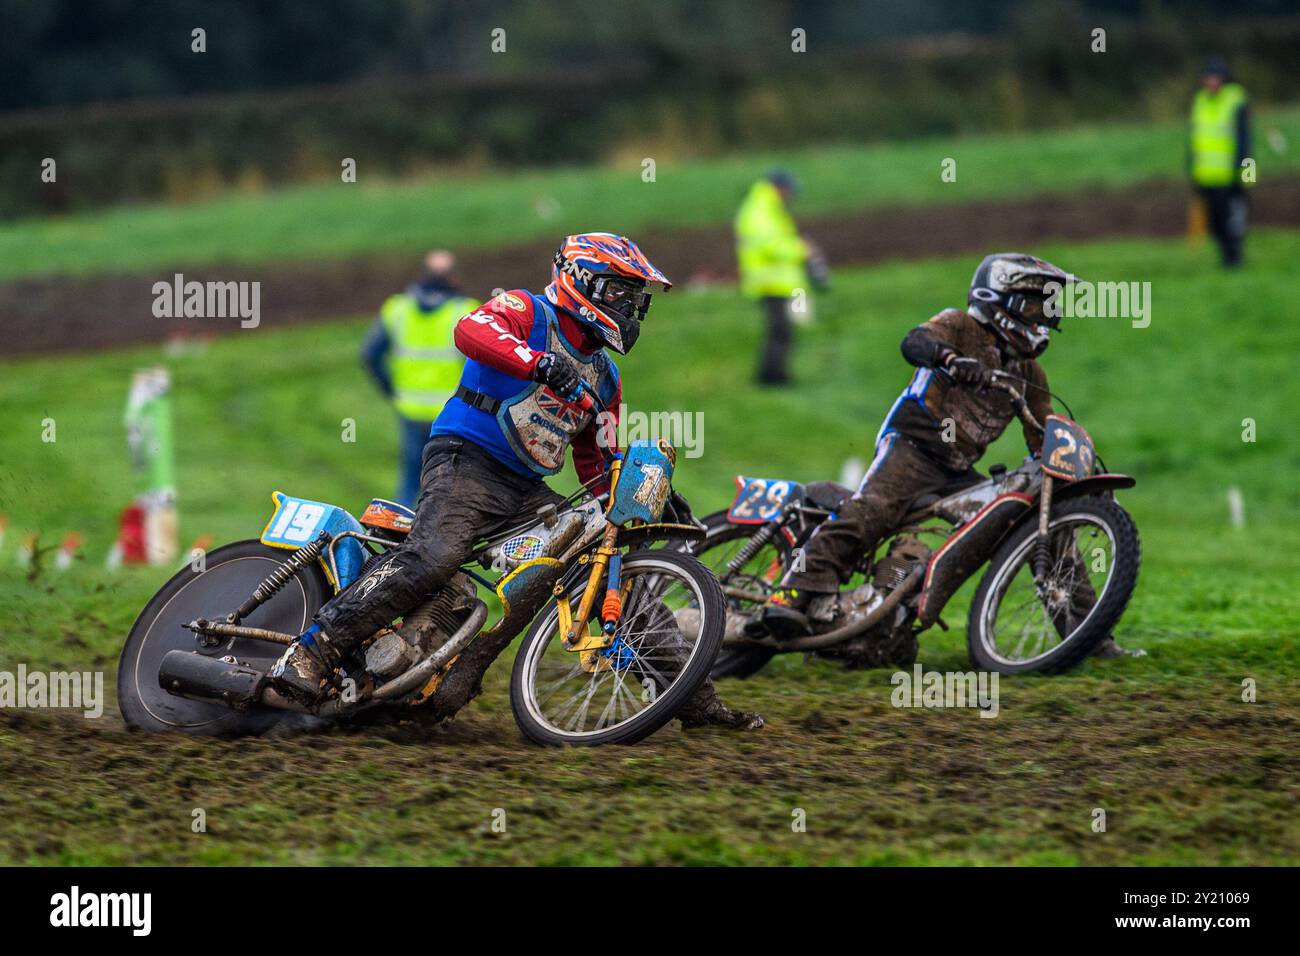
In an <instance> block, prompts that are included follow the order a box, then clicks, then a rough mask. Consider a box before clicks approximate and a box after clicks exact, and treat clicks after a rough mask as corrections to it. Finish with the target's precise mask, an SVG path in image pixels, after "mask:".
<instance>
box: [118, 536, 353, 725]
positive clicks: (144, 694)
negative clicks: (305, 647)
mask: <svg viewBox="0 0 1300 956" xmlns="http://www.w3.org/2000/svg"><path fill="white" fill-rule="evenodd" d="M288 554H289V552H287V551H283V550H277V549H275V548H269V547H267V546H266V545H264V544H262V543H261V542H258V541H240V542H238V543H237V544H230V545H226V546H225V547H223V548H218V549H217V550H216V551H213V552H211V553H209V554H208V555H207V557H206V570H203V571H195V570H194V569H193V568H192V567H186V568H185V569H184V570H182V571H180V572H178V573H177V574H176V575H175V576H174V577H173V578H172V579H171V580H170V581H168V582H167V583H166V584H164V585H163V586H162V588H161V589H160V590H159V591H158V593H157V594H155V595H154V597H153V599H152V600H151V601H150V602H149V603H148V604H147V605H146V606H145V609H144V610H143V611H141V612H140V616H139V617H138V618H136V621H135V625H134V626H133V627H132V628H131V633H130V635H129V636H128V637H127V639H126V644H125V646H124V647H123V648H122V656H121V659H120V660H119V662H118V666H117V700H118V707H119V708H120V709H121V711H122V717H123V718H124V719H125V720H126V722H127V724H128V725H129V726H131V727H134V728H137V729H141V730H153V731H164V730H170V731H179V732H182V733H188V734H235V733H261V732H263V731H265V730H268V729H269V728H270V727H271V726H272V725H274V724H277V723H280V722H282V721H284V720H290V719H291V720H298V721H302V720H305V719H307V718H303V717H301V716H299V715H296V714H288V713H286V712H284V711H279V710H272V709H269V708H267V709H260V710H253V711H251V712H248V713H236V712H235V711H233V710H231V709H230V708H229V707H225V706H223V705H221V704H216V703H209V702H207V701H198V700H190V699H188V698H185V697H175V696H173V695H171V694H169V693H167V691H165V690H163V689H162V688H161V687H159V686H158V665H159V664H160V663H161V661H162V659H163V656H164V655H165V654H166V653H167V652H168V651H172V650H184V651H194V650H199V647H198V644H197V642H196V640H195V636H194V634H193V632H191V631H187V630H186V629H185V628H184V626H183V625H185V624H188V623H189V622H191V621H193V620H194V619H195V618H200V617H203V618H208V619H222V618H224V617H225V616H226V615H227V614H229V613H230V612H231V611H232V610H234V609H235V608H237V607H239V605H241V604H243V603H244V601H246V600H247V599H248V597H249V595H250V594H252V593H253V590H254V589H255V588H256V587H257V585H258V584H260V583H261V582H262V581H263V580H264V579H265V578H266V576H267V575H268V574H269V573H270V572H271V571H273V570H274V569H275V568H276V567H277V566H278V565H280V564H281V563H282V562H283V561H284V559H285V558H286V557H288ZM329 593H330V591H329V586H328V584H326V582H325V577H324V575H323V574H322V573H321V572H320V571H319V570H318V569H316V568H314V567H313V568H308V569H307V570H305V571H303V572H302V573H300V574H298V575H297V576H296V577H294V578H292V579H291V580H290V581H289V582H288V583H287V584H285V586H284V587H283V588H281V589H280V591H279V592H278V593H277V594H276V595H275V596H274V597H272V598H271V600H269V601H268V602H266V603H265V604H263V605H262V606H261V607H259V608H258V609H257V610H256V611H254V612H253V613H252V614H250V615H249V616H248V618H247V619H245V620H244V621H243V622H242V623H244V624H246V625H248V626H250V627H261V628H266V629H267V630H272V631H281V632H284V633H287V634H298V633H301V632H302V631H303V630H304V629H305V628H306V627H307V625H308V624H309V623H310V622H311V619H312V616H313V615H314V614H315V613H316V611H317V610H318V609H319V608H320V606H321V605H322V604H324V603H325V601H326V600H327V599H328V597H329ZM283 651H284V648H282V647H281V646H280V645H278V644H271V643H267V642H266V641H252V640H247V639H245V638H232V639H230V640H227V641H224V642H222V643H221V645H220V646H218V647H216V648H211V649H202V651H201V653H204V654H211V655H212V656H214V657H224V656H226V655H230V656H233V657H235V658H236V659H238V660H240V661H242V662H244V663H246V664H249V665H250V666H252V667H255V668H258V669H259V670H269V669H270V667H271V665H272V664H273V663H274V662H275V660H276V658H278V657H279V656H280V654H281V653H283Z"/></svg>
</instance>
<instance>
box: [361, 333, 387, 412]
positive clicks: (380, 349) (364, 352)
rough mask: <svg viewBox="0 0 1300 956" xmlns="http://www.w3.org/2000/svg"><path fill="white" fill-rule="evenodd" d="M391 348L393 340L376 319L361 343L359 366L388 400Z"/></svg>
mask: <svg viewBox="0 0 1300 956" xmlns="http://www.w3.org/2000/svg"><path fill="white" fill-rule="evenodd" d="M392 347H393V340H392V339H390V338H389V337H388V329H387V328H385V327H384V322H383V320H382V319H376V320H375V324H374V325H372V326H371V327H370V332H369V334H367V335H366V340H365V341H364V342H363V343H361V364H362V365H364V366H365V367H366V370H367V371H368V372H369V373H370V377H371V378H373V379H374V380H375V384H376V385H378V386H379V390H380V391H381V392H383V393H384V395H386V396H387V397H388V398H392V397H393V380H392V377H391V376H389V374H388V353H389V351H391V349H392Z"/></svg>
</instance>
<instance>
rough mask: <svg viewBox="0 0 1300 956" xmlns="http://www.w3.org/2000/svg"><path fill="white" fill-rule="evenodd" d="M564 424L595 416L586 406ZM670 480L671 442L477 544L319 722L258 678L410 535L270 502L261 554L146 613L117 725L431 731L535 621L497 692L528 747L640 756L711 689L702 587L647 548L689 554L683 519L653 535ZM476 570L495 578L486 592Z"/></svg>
mask: <svg viewBox="0 0 1300 956" xmlns="http://www.w3.org/2000/svg"><path fill="white" fill-rule="evenodd" d="M575 404H578V405H580V406H581V407H582V408H583V410H584V411H592V410H594V409H595V408H596V407H597V406H598V402H596V401H595V399H594V396H592V395H591V394H590V393H584V394H583V395H582V396H581V397H580V400H579V401H577V402H576V403H575ZM675 462H676V454H675V451H674V450H673V448H672V446H671V445H668V444H667V443H665V442H644V441H642V442H633V443H632V444H631V445H630V446H629V448H628V449H627V450H626V452H625V453H623V454H621V455H612V454H609V453H607V463H608V467H609V478H610V487H611V488H612V492H611V493H608V494H606V495H602V496H600V497H591V496H589V495H586V494H585V490H580V491H579V492H577V493H575V494H574V495H571V496H570V497H569V498H568V499H566V500H565V502H564V504H563V505H562V506H561V507H554V506H551V507H548V508H547V509H543V511H542V512H541V513H539V515H538V516H537V518H536V519H533V520H531V521H529V522H528V523H527V524H522V525H521V526H519V527H515V528H512V529H509V530H506V531H503V532H501V533H500V534H496V535H493V536H492V537H491V538H490V539H489V540H485V541H482V542H480V543H479V544H478V545H477V546H476V547H475V549H474V551H473V554H472V556H471V562H470V563H469V564H467V565H466V566H464V567H462V568H461V571H460V573H458V574H457V575H455V576H454V577H453V578H452V579H451V581H449V582H448V584H447V585H446V586H445V587H443V588H442V589H441V590H439V591H438V592H437V593H435V594H431V595H429V599H428V600H427V601H426V602H425V603H424V604H422V605H421V606H420V607H419V608H418V609H416V610H415V611H413V612H411V613H410V614H408V615H406V616H405V618H404V619H403V620H402V621H401V624H400V626H396V627H392V628H384V629H382V630H380V631H378V632H376V633H375V634H374V635H373V636H371V637H370V638H369V639H367V640H366V641H365V642H363V644H362V646H361V647H360V648H359V649H358V650H357V651H356V652H354V653H352V654H350V655H348V656H347V657H346V659H345V660H344V661H343V663H342V665H341V667H340V668H339V669H338V670H337V671H336V672H335V674H334V678H333V680H332V681H331V685H330V688H329V691H328V695H327V697H326V699H325V701H324V702H323V703H322V704H320V705H319V706H318V707H313V708H305V707H303V706H301V705H299V704H297V703H295V702H293V701H292V700H290V699H288V698H287V697H285V696H282V695H281V694H279V693H278V692H277V691H276V690H275V688H274V687H273V686H272V685H271V683H270V682H269V680H268V678H267V672H268V670H269V669H270V668H271V666H272V664H273V663H274V662H275V661H276V659H277V658H278V657H279V656H280V655H281V653H282V652H283V650H284V648H285V646H287V645H288V644H289V643H291V642H292V641H293V640H294V639H295V638H296V636H297V635H298V634H299V633H301V632H302V631H303V630H304V629H305V628H306V627H307V626H308V625H309V624H310V623H311V620H312V617H313V615H314V614H315V613H316V611H317V609H318V608H320V606H321V605H322V604H324V603H325V602H326V601H327V600H329V599H330V598H331V597H333V596H334V595H336V594H338V593H340V592H341V591H343V590H345V589H347V588H350V587H361V588H365V587H367V586H372V585H368V584H367V582H368V581H372V580H374V579H373V578H371V577H369V576H370V574H371V572H372V571H375V570H376V569H377V568H380V566H381V564H382V562H383V560H384V556H385V555H386V554H387V553H388V552H389V551H391V550H392V549H394V548H396V547H397V546H399V545H400V544H401V542H402V541H403V539H404V538H405V536H406V535H407V534H408V533H409V531H410V529H411V526H412V521H413V518H414V512H412V511H411V510H410V509H408V508H405V507H403V506H401V505H398V504H395V503H393V502H390V501H386V500H383V499H379V498H376V499H374V500H373V501H371V502H370V505H369V507H367V508H366V509H365V511H364V512H363V514H362V515H361V518H360V520H358V519H356V518H354V517H353V516H352V515H351V514H349V513H348V512H347V511H346V510H344V509H343V508H341V507H338V506H336V505H331V504H327V503H324V502H318V501H310V500H307V499H304V498H297V497H293V496H290V495H286V494H282V493H280V492H276V493H275V494H274V496H273V497H274V502H275V510H274V512H273V513H272V515H271V518H270V520H269V521H268V522H267V524H266V527H265V529H264V530H263V532H262V534H261V536H260V538H258V539H255V540H248V541H240V542H237V543H234V544H230V545H226V546H225V547H222V548H219V549H217V550H215V551H213V552H211V553H209V554H208V555H206V559H205V561H204V563H203V566H202V567H201V568H196V567H194V566H191V567H187V568H185V569H182V570H181V571H180V572H179V573H177V574H176V575H175V576H174V577H173V578H172V579H171V580H170V581H168V582H167V583H166V584H165V585H164V586H163V587H162V589H161V590H160V591H159V592H158V593H157V594H156V595H155V596H154V597H153V599H152V600H151V601H150V602H149V603H148V605H147V606H146V607H145V608H144V610H143V611H142V612H141V613H140V616H139V617H138V618H137V619H136V622H135V625H134V626H133V627H132V629H131V632H130V635H129V636H128V637H127V640H126V644H125V646H124V647H123V650H122V656H121V660H120V663H119V666H118V701H119V705H120V707H121V710H122V715H123V717H124V718H125V719H126V722H127V723H128V725H130V726H132V727H135V728H140V729H144V730H153V731H166V730H171V731H182V732H186V733H192V734H236V733H260V732H263V731H265V730H268V729H269V728H270V727H272V726H274V725H276V724H277V723H281V722H282V721H285V720H299V721H303V720H306V721H320V720H327V721H328V720H335V721H343V720H353V719H360V716H361V715H363V714H370V715H373V714H374V713H375V712H376V711H377V710H382V711H385V712H388V713H389V714H392V715H410V716H420V715H425V716H428V717H429V718H431V719H441V718H445V717H449V716H451V715H452V714H454V713H455V712H456V711H457V710H459V709H460V707H462V706H464V704H466V703H468V701H469V700H470V699H472V698H473V697H474V696H476V695H477V694H478V693H479V691H480V689H481V685H480V680H481V678H482V675H483V673H484V671H486V669H487V667H488V666H489V665H490V664H491V663H492V661H493V660H494V659H495V658H496V657H497V656H498V655H499V654H500V653H501V651H503V650H504V649H505V647H506V646H507V645H508V644H509V643H510V642H511V640H512V639H513V638H514V637H515V636H516V635H517V634H518V633H519V632H520V631H521V630H523V628H524V627H525V626H527V625H528V624H529V622H530V621H531V622H532V626H531V628H529V629H528V632H527V634H526V635H525V637H524V639H523V642H522V644H521V646H520V648H519V651H518V654H517V656H516V658H515V663H514V669H513V672H512V674H511V679H510V702H511V707H512V709H513V711H514V715H515V720H516V722H517V723H518V725H519V728H520V730H521V731H522V732H523V734H524V735H525V736H526V737H527V738H528V739H529V740H531V741H533V742H535V743H539V744H574V745H595V744H605V743H632V742H635V741H637V740H640V739H642V738H644V737H646V736H648V735H649V734H651V733H653V732H654V731H656V730H658V729H659V728H660V727H662V726H663V725H664V724H666V723H667V722H668V721H669V720H671V719H672V718H673V716H674V715H675V714H676V712H677V711H678V710H679V709H680V708H681V706H682V704H683V703H685V702H686V701H687V700H688V699H689V698H690V696H691V695H692V694H693V693H694V692H695V691H696V690H697V689H698V688H699V687H700V685H701V684H702V683H703V682H704V681H705V679H706V678H707V677H708V674H709V669H710V667H711V666H712V664H713V660H714V657H715V655H716V654H717V651H718V648H719V646H720V643H721V640H722V633H723V627H724V600H723V596H722V591H721V589H720V588H719V585H718V582H717V580H716V579H715V578H714V577H713V575H712V574H711V573H710V572H709V571H708V570H707V569H706V568H705V567H704V566H703V565H702V564H701V563H700V562H699V561H698V560H697V559H696V558H694V557H692V556H690V555H689V554H684V553H674V552H669V551H663V550H652V549H650V548H648V547H646V544H647V543H649V542H655V541H659V540H663V539H665V538H669V537H672V538H674V539H682V538H685V539H693V538H698V537H702V535H703V531H702V530H701V526H700V525H699V523H698V522H693V521H692V520H690V519H689V516H687V518H686V520H684V521H682V522H676V523H675V522H673V521H664V520H663V518H664V513H665V510H666V508H671V507H672V506H673V505H674V504H676V505H677V507H680V508H686V506H685V502H684V501H683V500H682V499H681V498H680V496H678V495H677V494H676V493H675V492H673V491H672V490H671V482H672V477H673V471H674V467H675ZM475 562H477V564H478V565H480V566H481V567H482V568H483V569H485V570H489V569H490V570H492V571H495V572H497V573H498V575H499V576H498V577H497V578H496V579H495V580H493V579H490V578H487V577H484V576H483V575H482V574H480V573H479V572H478V571H476V570H474V567H473V565H474V563H475ZM477 585H483V586H485V587H488V588H489V589H490V590H493V591H495V592H496V594H497V597H498V598H499V600H500V605H501V609H502V616H501V618H500V619H499V620H498V621H497V622H496V623H495V624H494V625H493V626H492V627H491V628H488V629H484V624H485V622H486V621H487V618H488V616H489V610H488V605H487V604H486V603H485V602H484V601H483V600H481V599H480V598H479V597H478V596H477ZM543 605H544V606H543ZM539 609H540V613H539Z"/></svg>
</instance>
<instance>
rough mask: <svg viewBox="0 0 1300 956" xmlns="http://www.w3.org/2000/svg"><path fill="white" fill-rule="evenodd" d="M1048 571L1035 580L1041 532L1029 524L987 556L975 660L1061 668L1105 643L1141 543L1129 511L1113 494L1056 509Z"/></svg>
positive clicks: (1128, 589) (991, 665) (989, 665)
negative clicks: (1118, 502) (1035, 564)
mask: <svg viewBox="0 0 1300 956" xmlns="http://www.w3.org/2000/svg"><path fill="white" fill-rule="evenodd" d="M1048 527H1049V530H1050V532H1051V535H1050V549H1049V570H1048V573H1047V575H1046V576H1045V577H1044V579H1043V580H1042V581H1037V580H1035V577H1034V571H1033V557H1034V550H1035V541H1036V535H1037V531H1038V527H1037V524H1036V523H1033V522H1031V523H1028V524H1026V525H1025V526H1024V527H1023V528H1021V529H1020V530H1019V531H1018V532H1016V533H1015V534H1014V535H1013V536H1012V537H1011V538H1010V539H1009V540H1008V541H1006V542H1005V543H1004V544H1003V545H1002V546H1001V547H1000V548H999V549H998V551H997V553H996V554H995V555H994V556H993V558H992V560H991V561H990V562H989V568H988V571H986V572H985V574H984V578H983V580H982V581H981V582H980V586H979V589H978V590H977V591H976V592H975V600H974V601H973V602H972V604H971V609H970V620H969V624H968V627H967V635H966V639H967V645H968V647H969V649H970V654H971V658H972V660H973V661H974V662H975V663H976V664H977V665H978V666H979V667H981V668H983V669H985V670H993V671H997V672H999V673H1002V674H1017V673H1024V672H1027V671H1038V672H1041V673H1045V674H1059V673H1062V672H1063V671H1067V670H1069V669H1070V668H1072V667H1075V666H1076V665H1078V664H1079V663H1081V662H1082V661H1083V659H1084V658H1085V657H1087V656H1088V655H1089V654H1091V653H1092V651H1093V650H1094V649H1095V648H1096V647H1097V645H1098V644H1100V643H1101V642H1102V641H1103V640H1104V639H1105V638H1106V636H1107V635H1109V634H1110V631H1111V628H1113V627H1114V626H1115V625H1116V624H1117V623H1118V622H1119V619H1120V617H1121V615H1123V613H1124V609H1125V608H1126V607H1127V606H1128V602H1129V598H1131V597H1132V596H1133V590H1134V588H1135V587H1136V585H1137V575H1138V567H1139V565H1140V564H1141V549H1140V545H1139V543H1138V533H1137V528H1136V527H1135V526H1134V524H1133V519H1132V518H1130V517H1129V515H1128V512H1126V511H1125V510H1124V509H1123V508H1121V507H1120V506H1119V505H1118V504H1117V503H1116V502H1115V501H1114V499H1112V498H1102V497H1083V498H1075V499H1069V500H1066V501H1064V502H1062V503H1061V504H1059V505H1058V506H1057V507H1055V508H1053V511H1052V519H1051V523H1050V524H1049V526H1048Z"/></svg>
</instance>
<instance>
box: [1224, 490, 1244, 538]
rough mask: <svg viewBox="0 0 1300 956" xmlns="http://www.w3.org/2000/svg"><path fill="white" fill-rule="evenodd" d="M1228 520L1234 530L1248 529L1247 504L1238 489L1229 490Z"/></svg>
mask: <svg viewBox="0 0 1300 956" xmlns="http://www.w3.org/2000/svg"><path fill="white" fill-rule="evenodd" d="M1228 520H1229V521H1230V522H1232V526H1233V527H1234V528H1244V527H1246V503H1245V501H1243V500H1242V497H1241V489H1240V488H1237V487H1232V488H1229V489H1228Z"/></svg>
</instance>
